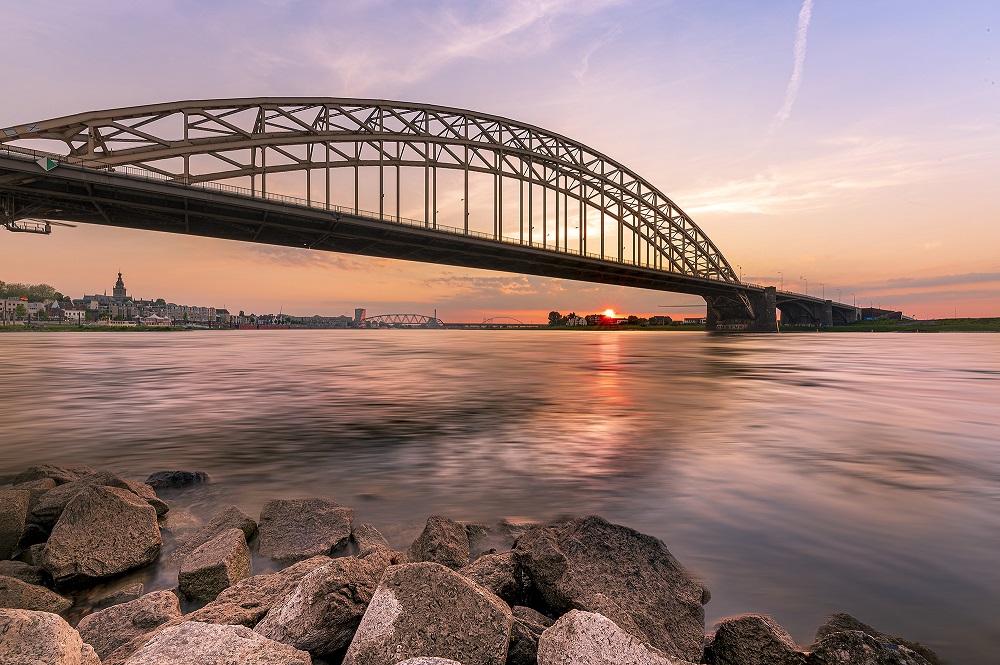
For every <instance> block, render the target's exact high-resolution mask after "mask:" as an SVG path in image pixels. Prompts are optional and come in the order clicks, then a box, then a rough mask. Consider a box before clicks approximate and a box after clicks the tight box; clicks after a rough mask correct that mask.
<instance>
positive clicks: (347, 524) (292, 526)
mask: <svg viewBox="0 0 1000 665" xmlns="http://www.w3.org/2000/svg"><path fill="white" fill-rule="evenodd" d="M353 520H354V511H353V510H351V509H350V508H345V507H344V506H341V505H340V504H339V503H335V502H333V501H330V500H329V499H323V498H314V499H275V500H273V501H268V502H267V503H266V504H264V508H263V509H261V511H260V523H259V524H258V525H257V529H258V538H259V540H260V553H261V554H262V555H264V556H267V557H270V558H272V559H276V560H278V561H282V562H292V561H301V560H303V559H308V558H309V557H313V556H317V555H328V554H330V553H332V552H333V551H334V550H337V549H340V548H342V547H345V546H346V545H347V543H348V541H349V540H350V537H351V522H352V521H353Z"/></svg>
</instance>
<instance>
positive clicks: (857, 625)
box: [811, 612, 941, 665]
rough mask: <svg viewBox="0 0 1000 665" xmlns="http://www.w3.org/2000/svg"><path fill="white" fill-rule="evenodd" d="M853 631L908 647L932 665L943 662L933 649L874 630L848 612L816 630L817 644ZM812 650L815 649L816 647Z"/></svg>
mask: <svg viewBox="0 0 1000 665" xmlns="http://www.w3.org/2000/svg"><path fill="white" fill-rule="evenodd" d="M852 630H860V631H861V632H863V633H865V634H866V635H871V636H872V637H874V638H875V640H876V641H878V642H882V643H889V644H895V645H897V646H903V647H906V648H907V649H910V650H911V651H915V652H917V653H918V654H920V655H921V656H922V657H923V658H924V660H926V661H927V662H928V663H931V665H941V660H940V659H939V658H938V656H937V654H936V653H934V651H932V650H931V649H929V648H927V647H925V646H924V645H923V644H920V643H919V642H913V641H912V640H907V639H904V638H902V637H896V636H895V635H889V634H887V633H883V632H882V631H880V630H877V629H875V628H872V627H871V626H869V625H868V624H866V623H864V622H862V621H861V620H859V619H857V618H855V617H853V616H851V615H850V614H848V613H846V612H836V613H834V614H831V615H830V616H828V617H827V618H826V621H825V622H824V623H823V625H822V626H820V627H819V628H818V629H817V630H816V643H817V644H818V643H819V642H820V641H821V640H822V639H823V638H824V637H826V636H827V635H832V634H833V633H843V632H846V631H852ZM811 648H815V646H814V647H811Z"/></svg>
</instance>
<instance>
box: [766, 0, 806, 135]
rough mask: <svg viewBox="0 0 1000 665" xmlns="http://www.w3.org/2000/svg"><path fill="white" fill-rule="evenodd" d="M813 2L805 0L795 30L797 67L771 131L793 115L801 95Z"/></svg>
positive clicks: (794, 69) (793, 71)
mask: <svg viewBox="0 0 1000 665" xmlns="http://www.w3.org/2000/svg"><path fill="white" fill-rule="evenodd" d="M812 7H813V0H804V2H803V3H802V9H800V10H799V24H798V27H797V28H796V30H795V49H794V52H795V66H794V68H793V69H792V78H791V79H789V81H788V88H787V89H786V90H785V103H784V104H782V105H781V109H780V110H779V111H778V114H777V115H776V116H775V117H774V123H773V124H772V126H771V131H774V130H775V129H777V128H778V127H780V126H781V124H782V123H783V122H785V121H786V120H788V117H789V116H790V115H791V114H792V106H793V105H794V104H795V98H796V97H798V95H799V87H800V86H801V85H802V72H803V71H804V70H805V66H806V46H807V38H808V34H809V21H810V20H811V19H812Z"/></svg>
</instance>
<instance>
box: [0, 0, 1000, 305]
mask: <svg viewBox="0 0 1000 665" xmlns="http://www.w3.org/2000/svg"><path fill="white" fill-rule="evenodd" d="M0 4H2V5H4V10H3V12H2V13H3V16H4V38H3V40H0V58H2V61H3V62H4V63H5V66H4V68H3V73H2V75H0V76H2V83H3V85H2V93H0V95H2V103H0V126H10V125H14V124H22V123H27V122H32V121H37V120H43V119H47V118H54V117H59V116H64V115H70V114H73V113H78V112H83V111H89V110H98V109H109V108H116V107H122V106H131V105H141V104H150V103H157V102H167V101H176V100H184V99H217V98H225V97H259V96H310V97H324V96H329V97H364V98H380V99H390V100H400V101H412V102H423V103H430V104H439V105H443V106H452V107H458V108H466V109H472V110H476V111H481V112H483V113H488V114H492V115H500V116H505V117H508V118H512V119H516V120H519V121H522V122H526V123H530V124H533V125H536V126H540V127H544V128H546V129H549V130H551V131H553V132H557V133H559V134H563V135H566V136H569V137H572V138H573V139H576V140H578V141H580V142H582V143H585V144H587V145H589V146H592V147H593V148H595V149H596V150H599V151H601V152H603V153H604V154H607V155H608V156H610V157H611V158H613V159H615V160H617V161H619V162H621V163H623V164H625V165H626V166H628V167H630V168H631V169H632V170H634V171H635V172H637V173H638V174H640V175H641V176H642V177H643V178H645V179H646V180H648V181H650V182H652V183H653V184H654V185H656V186H657V187H658V188H659V189H660V190H661V191H663V192H664V193H666V194H667V195H668V196H669V197H670V198H671V199H672V200H673V201H674V202H675V203H677V204H678V205H679V206H680V207H681V208H682V209H684V211H685V212H687V213H688V214H689V215H690V216H691V217H692V218H693V219H694V220H695V222H696V223H697V224H698V225H699V226H700V227H701V229H702V230H703V231H704V232H705V233H706V234H707V235H708V236H709V237H710V238H711V239H712V240H713V241H714V243H715V244H716V246H717V247H719V249H721V251H722V252H723V254H724V255H725V256H726V258H727V259H728V260H729V262H730V263H731V264H732V265H733V267H734V268H735V269H737V270H738V271H739V272H740V273H741V275H742V277H743V279H744V280H746V281H749V282H753V283H758V284H774V285H775V286H778V285H781V286H783V287H784V288H785V289H788V290H797V291H800V292H806V291H808V293H810V294H811V295H821V294H822V295H825V297H827V298H833V299H838V298H839V299H840V300H841V301H842V302H848V303H850V302H852V301H856V302H858V303H862V304H864V305H869V304H872V305H875V306H881V307H884V308H894V309H900V310H902V311H903V312H904V313H906V314H908V315H912V316H916V317H919V318H948V317H952V316H956V315H957V316H1000V197H998V196H997V189H998V183H1000V86H998V85H997V81H998V80H1000V3H998V2H996V0H956V1H954V2H950V3H942V2H939V1H937V0H864V1H861V0H767V1H766V2H753V3H748V2H744V1H742V0H662V1H645V2H638V1H633V2H630V1H627V0H526V1H521V0H499V1H495V2H494V1H480V2H475V1H470V0H454V1H428V2H414V1H392V0H355V1H353V2H318V1H307V0H303V1H295V0H273V1H257V2H254V1H251V0H240V1H239V2H236V1H235V0H233V1H224V0H222V1H213V2H205V1H204V0H199V1H197V2H195V1H190V2H188V1H169V0H163V1H161V2H156V3H142V2H134V1H127V2H126V1H122V2H117V1H100V0H95V1H93V2H88V3H69V2H52V1H46V0H37V1H35V2H32V3H22V2H14V1H13V0H0ZM345 203H349V202H345ZM119 270H120V271H121V272H122V273H123V274H124V278H125V283H126V286H127V287H128V290H129V292H130V294H132V295H135V296H141V297H151V298H155V297H163V298H166V299H167V300H168V301H172V302H177V303H183V304H190V305H205V306H216V307H222V306H225V307H227V308H229V309H230V310H231V311H238V310H245V311H247V312H251V311H252V312H257V313H263V312H277V311H279V310H281V311H284V312H285V313H291V314H299V315H312V314H321V315H324V316H336V315H340V314H344V313H352V314H353V309H354V308H355V307H364V308H366V309H367V310H368V313H369V314H383V313H421V314H431V313H432V312H433V310H435V309H436V310H437V312H438V315H439V316H440V317H441V318H443V319H444V320H445V321H452V322H459V321H464V322H474V321H480V320H482V319H484V318H487V317H495V316H512V317H515V318H518V319H520V320H523V321H526V322H527V321H532V322H541V321H544V320H545V319H546V315H547V313H548V312H549V311H550V310H558V311H561V312H563V313H564V314H565V313H567V312H569V311H576V312H578V313H580V314H586V313H593V312H598V311H603V310H604V309H606V308H608V307H611V308H614V309H615V310H616V311H619V312H624V313H634V314H638V315H640V316H649V315H653V314H664V313H666V314H669V315H671V316H674V317H675V318H676V317H678V316H684V315H688V316H692V315H703V312H704V304H703V303H702V301H701V300H700V299H698V298H693V297H692V296H686V295H682V294H670V293H662V292H653V291H646V290H640V289H627V288H622V287H609V286H602V285H595V284H587V283H579V282H572V281H564V280H554V279H546V278H539V277H532V276H524V275H513V274H506V273H497V272H489V271H479V270H466V269H459V268H454V267H447V266H435V265H430V264H421V263H410V262H403V261H389V260H380V259H371V258H366V257H358V256H349V255H339V254H331V253H325V252H310V251H308V250H295V249H287V248H279V247H269V246H264V245H253V244H243V243H236V242H231V241H221V240H211V239H204V238H194V237H185V236H180V235H170V234H159V233H153V232H147V231H132V230H121V229H112V228H106V227H100V226H89V225H80V226H78V227H77V228H72V229H67V228H59V229H57V230H56V231H55V232H54V233H53V234H52V235H51V236H38V235H27V234H15V233H5V232H0V280H3V281H7V282H29V283H48V284H51V285H52V286H54V287H55V288H56V289H58V290H60V291H62V292H64V293H67V294H70V295H73V296H74V297H79V296H80V295H82V294H83V293H95V292H97V293H102V292H104V291H105V290H107V291H109V292H110V290H111V287H112V286H113V285H114V281H115V279H116V278H117V272H118V271H119Z"/></svg>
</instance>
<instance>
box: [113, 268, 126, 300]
mask: <svg viewBox="0 0 1000 665" xmlns="http://www.w3.org/2000/svg"><path fill="white" fill-rule="evenodd" d="M112 294H113V295H114V297H115V298H119V299H121V300H124V299H125V296H126V295H127V294H126V292H125V282H123V281H122V274H121V273H120V272H119V273H118V281H117V282H115V288H114V290H113V291H112Z"/></svg>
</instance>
